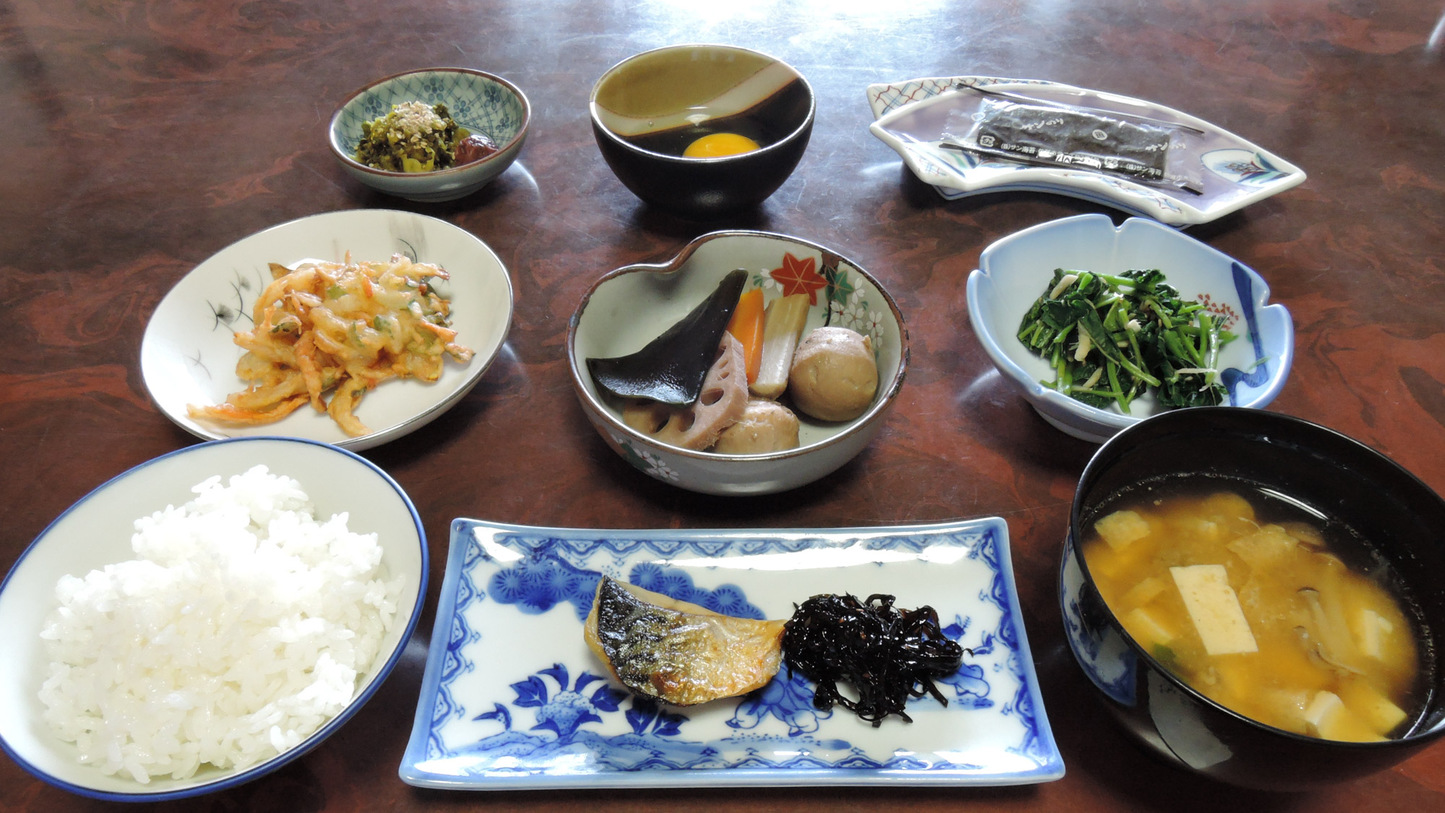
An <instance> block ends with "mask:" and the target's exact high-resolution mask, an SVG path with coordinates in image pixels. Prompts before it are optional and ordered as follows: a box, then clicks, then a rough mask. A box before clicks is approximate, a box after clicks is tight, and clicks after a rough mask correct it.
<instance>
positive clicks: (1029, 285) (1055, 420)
mask: <svg viewBox="0 0 1445 813" xmlns="http://www.w3.org/2000/svg"><path fill="white" fill-rule="evenodd" d="M1056 268H1065V269H1080V270H1086V271H1095V272H1099V273H1107V274H1121V273H1123V272H1124V271H1127V270H1129V269H1149V268H1157V269H1159V270H1160V271H1162V272H1163V273H1164V278H1165V281H1166V282H1168V283H1169V284H1170V285H1172V286H1173V287H1174V288H1176V289H1178V291H1179V293H1180V295H1181V296H1183V297H1184V298H1185V299H1195V300H1198V301H1200V302H1202V303H1203V304H1204V305H1205V306H1206V308H1207V309H1208V311H1209V313H1210V314H1211V315H1212V316H1213V317H1214V318H1215V319H1216V320H1217V321H1221V322H1222V326H1223V327H1224V328H1225V329H1226V330H1229V331H1231V332H1232V333H1234V334H1235V336H1236V338H1235V339H1234V341H1232V342H1229V343H1228V344H1226V345H1225V346H1224V348H1223V350H1221V352H1220V355H1219V363H1218V370H1219V380H1220V381H1221V383H1223V384H1224V386H1225V388H1226V389H1227V390H1228V392H1229V400H1228V402H1227V404H1226V405H1227V406H1235V407H1263V406H1265V405H1266V404H1268V403H1269V402H1270V401H1273V400H1274V398H1275V396H1276V395H1278V394H1279V391H1280V390H1281V389H1283V388H1284V383H1285V379H1286V378H1288V376H1289V369H1290V364H1291V363H1292V361H1293V359H1294V323H1293V322H1292V321H1291V320H1290V315H1289V311H1288V310H1286V309H1285V307H1284V306H1283V305H1278V304H1276V305H1270V304H1267V303H1268V302H1269V285H1268V284H1266V283H1265V281H1264V279H1263V278H1262V277H1260V275H1259V274H1257V273H1255V272H1254V271H1253V270H1252V269H1250V268H1248V267H1246V266H1245V265H1243V264H1241V263H1240V262H1239V261H1238V260H1235V259H1233V258H1231V257H1229V256H1228V255H1226V254H1223V253H1222V252H1220V251H1217V250H1216V249H1214V248H1211V247H1209V246H1207V245H1205V244H1204V243H1201V242H1199V241H1198V240H1195V239H1194V238H1192V237H1189V236H1187V235H1185V234H1183V233H1181V232H1179V231H1178V230H1176V229H1173V228H1170V227H1169V226H1166V225H1164V224H1162V223H1159V222H1157V221H1154V220H1146V219H1144V218H1130V219H1129V220H1126V221H1124V223H1123V225H1121V226H1118V227H1115V226H1114V222H1113V220H1111V219H1110V218H1109V216H1108V215H1102V214H1091V215H1079V216H1076V217H1066V218H1063V219H1061V220H1054V221H1050V222H1048V223H1041V224H1039V225H1037V226H1033V227H1031V228H1027V229H1024V230H1023V231H1020V232H1015V233H1014V234H1011V235H1009V236H1008V237H1005V238H1003V239H1001V240H999V241H998V242H996V243H994V244H993V245H990V246H989V247H988V248H986V249H984V251H983V254H982V255H981V256H980V257H979V259H978V269H977V270H975V271H974V272H973V273H972V274H970V275H969V277H968V316H969V320H970V321H971V322H972V323H973V332H974V333H975V334H976V335H977V336H978V340H979V342H981V343H982V344H983V348H984V350H985V351H986V352H987V353H988V355H989V358H991V359H992V360H993V363H994V365H995V366H996V367H998V370H999V372H1000V373H1002V374H1003V376H1004V378H1006V379H1008V380H1009V381H1010V382H1012V383H1013V384H1014V385H1015V386H1017V387H1018V389H1020V390H1021V391H1022V392H1023V394H1024V398H1025V399H1027V400H1028V402H1029V404H1030V405H1031V406H1033V408H1034V410H1035V411H1037V412H1038V413H1039V415H1040V416H1042V417H1043V419H1044V420H1045V421H1047V422H1048V423H1050V424H1052V425H1053V426H1055V427H1057V428H1058V429H1061V430H1063V431H1064V432H1066V433H1068V434H1070V435H1073V436H1074V437H1077V438H1081V439H1083V440H1087V441H1090V442H1093V443H1102V442H1104V441H1106V440H1108V439H1109V438H1110V437H1113V436H1114V434H1115V433H1117V432H1118V431H1119V430H1121V429H1124V428H1125V427H1128V426H1132V425H1134V424H1136V423H1138V422H1139V421H1140V420H1142V419H1144V418H1147V417H1149V416H1150V415H1154V414H1157V413H1159V412H1167V411H1169V409H1168V408H1167V407H1163V406H1160V405H1159V404H1157V403H1156V402H1155V401H1154V400H1153V398H1152V396H1148V395H1146V396H1144V397H1142V398H1140V399H1138V400H1136V401H1134V402H1133V403H1132V404H1131V413H1132V414H1125V413H1124V412H1121V411H1120V410H1119V409H1118V407H1110V408H1108V409H1099V408H1096V407H1092V406H1089V405H1088V404H1085V403H1083V402H1082V401H1078V400H1076V399H1074V398H1072V397H1070V396H1068V395H1066V394H1065V393H1063V392H1060V391H1058V390H1056V389H1054V388H1053V386H1051V384H1049V383H1046V382H1052V381H1053V380H1054V370H1053V368H1052V367H1050V366H1049V363H1048V361H1047V360H1046V359H1043V358H1041V357H1039V356H1037V355H1035V354H1034V353H1033V352H1032V351H1030V350H1029V349H1028V348H1027V347H1025V346H1024V343H1023V342H1021V341H1019V339H1018V331H1019V325H1020V323H1021V321H1022V320H1023V317H1024V314H1025V313H1027V312H1028V310H1029V307H1030V306H1031V305H1032V304H1033V303H1034V302H1035V301H1036V300H1037V299H1038V298H1039V295H1040V294H1042V293H1043V292H1044V286H1045V285H1046V284H1047V283H1048V281H1049V279H1050V276H1051V275H1052V274H1053V271H1054V269H1056Z"/></svg>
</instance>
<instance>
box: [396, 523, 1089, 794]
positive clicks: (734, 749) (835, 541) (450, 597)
mask: <svg viewBox="0 0 1445 813" xmlns="http://www.w3.org/2000/svg"><path fill="white" fill-rule="evenodd" d="M601 575H607V576H611V577H613V578H616V579H622V580H625V581H629V582H632V583H633V584H637V585H639V586H641V587H645V588H648V589H651V590H655V591H657V592H661V593H665V594H667V595H670V596H673V597H675V598H678V599H682V600H685V601H690V602H693V603H696V604H701V605H703V606H705V607H707V608H709V609H712V610H716V611H718V612H722V613H725V614H728V615H736V616H743V617H752V618H787V617H789V616H790V615H792V613H793V610H794V607H795V605H796V604H799V603H801V602H803V601H804V600H806V599H808V598H809V597H811V596H813V595H816V594H820V593H852V594H853V595H856V596H858V597H859V598H860V599H861V598H866V597H868V596H869V595H871V594H874V593H884V594H889V595H893V596H895V597H896V604H897V606H898V607H900V608H905V609H912V608H915V607H918V606H921V605H925V604H927V605H930V606H932V607H933V608H934V609H936V610H937V611H938V615H939V620H940V622H941V623H942V624H943V626H944V629H945V632H946V633H947V634H948V635H949V637H951V638H954V639H955V640H957V641H958V642H959V643H960V644H962V645H963V646H964V647H965V648H967V650H968V652H967V654H965V656H964V659H963V666H962V667H961V668H960V669H959V671H958V672H957V673H955V674H954V675H952V676H951V677H949V678H947V679H944V680H941V681H938V684H937V685H938V687H939V689H940V690H941V691H942V692H943V693H944V696H945V697H947V698H948V705H947V706H944V705H942V704H940V703H939V702H938V701H936V700H934V699H932V698H931V697H924V698H920V699H915V700H911V701H910V702H909V704H908V708H907V711H908V714H909V716H910V717H912V719H913V722H911V723H909V722H906V721H904V720H902V719H900V718H898V717H890V718H888V719H886V720H884V721H883V724H882V725H881V726H879V727H876V728H875V727H873V726H872V725H871V724H869V723H867V722H864V721H863V720H861V719H859V718H858V717H856V716H855V715H854V714H853V713H852V712H850V711H848V710H846V709H843V708H841V707H835V708H833V709H832V710H830V711H819V710H817V709H815V708H813V705H812V698H813V687H812V685H811V684H810V683H809V682H808V681H806V680H805V679H804V678H803V677H802V676H801V675H799V676H795V677H792V678H789V676H788V674H787V668H786V666H785V667H784V668H783V669H782V670H780V672H779V673H778V676H777V677H775V678H774V679H773V681H772V682H771V683H769V684H768V685H767V686H765V687H764V688H762V689H761V690H759V691H757V692H754V693H752V694H750V695H748V696H746V697H742V698H728V699H725V700H719V701H716V702H712V703H707V704H704V705H700V706H691V707H688V708H676V707H670V706H659V705H657V704H656V703H655V702H652V701H647V700H644V699H642V698H638V697H635V696H633V695H631V694H629V693H628V692H626V691H625V690H624V689H622V687H621V686H620V685H619V684H617V683H616V682H615V681H614V680H613V679H612V677H611V676H610V674H609V672H608V670H607V667H606V665H605V664H603V663H602V662H601V661H600V660H598V659H597V657H596V656H594V655H593V654H592V652H591V651H590V650H589V649H588V648H587V645H586V643H585V642H584V641H583V638H582V625H583V621H584V619H585V618H586V616H587V612H588V610H589V609H590V608H591V605H592V597H593V594H594V592H595V591H596V586H597V581H598V579H599V578H600V576H601ZM400 774H401V778H402V780H404V781H406V782H408V783H410V784H412V785H418V786H422V787H433V788H451V789H458V790H502V789H523V788H572V789H576V788H601V787H668V786H689V787H700V786H709V785H723V784H726V785H793V786H802V785H871V784H898V783H912V784H925V785H976V786H982V785H1016V784H1026V783H1034V782H1047V781H1051V780H1055V779H1059V778H1060V777H1062V776H1063V775H1064V765H1063V759H1062V758H1061V757H1060V755H1059V751H1058V748H1057V746H1056V745H1055V744H1054V738H1053V733H1052V732H1051V731H1050V730H1049V724H1048V718H1047V716H1046V715H1045V713H1044V705H1043V699H1042V697H1041V696H1040V694H1039V687H1038V678H1037V676H1036V675H1035V674H1034V667H1033V660H1032V658H1031V657H1030V655H1029V646H1028V640H1027V638H1026V637H1025V635H1024V624H1023V617H1022V615H1021V613H1020V608H1019V602H1018V597H1017V593H1016V592H1015V589H1014V578H1013V568H1012V564H1011V561H1010V558H1009V548H1008V526H1007V525H1006V524H1005V523H1004V521H1003V520H1002V519H998V518H986V519H977V520H968V521H963V522H949V523H939V524H932V525H910V526H901V527H879V528H852V529H834V530H751V529H750V530H700V531H690V530H651V531H637V530H632V531H628V530H580V529H564V528H536V527H528V526H520V525H506V524H498V523H491V522H483V521H478V520H469V519H458V520H455V521H454V522H453V523H452V536H451V552H450V554H449V556H448V560H447V569H446V576H445V579H444V581H443V582H442V589H441V598H440V601H439V604H438V607H437V614H436V628H435V630H434V631H433V633H432V638H431V648H430V652H429V653H428V657H427V663H426V674H425V677H424V679H423V681H422V691H421V698H420V700H419V701H418V703H417V713H416V721H415V724H414V725H413V727H412V733H411V740H410V742H409V743H408V745H407V749H406V754H405V756H404V757H403V759H402V763H401V769H400Z"/></svg>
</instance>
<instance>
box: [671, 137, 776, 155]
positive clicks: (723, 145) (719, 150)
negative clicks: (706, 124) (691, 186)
mask: <svg viewBox="0 0 1445 813" xmlns="http://www.w3.org/2000/svg"><path fill="white" fill-rule="evenodd" d="M758 146H759V145H758V142H756V141H754V140H752V139H751V138H748V137H747V136H742V135H738V134H737V133H710V134H708V135H705V136H703V137H702V138H699V139H698V140H696V141H694V142H692V143H691V144H689V145H687V149H685V150H683V151H682V155H683V157H684V158H720V157H722V156H724V155H738V154H740V153H745V152H752V151H753V150H756V149H758Z"/></svg>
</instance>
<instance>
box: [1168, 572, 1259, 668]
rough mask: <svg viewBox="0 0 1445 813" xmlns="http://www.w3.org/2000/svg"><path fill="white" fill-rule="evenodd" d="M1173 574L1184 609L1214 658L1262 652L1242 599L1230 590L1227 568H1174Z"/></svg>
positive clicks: (1171, 573) (1205, 647)
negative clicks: (1241, 601)
mask: <svg viewBox="0 0 1445 813" xmlns="http://www.w3.org/2000/svg"><path fill="white" fill-rule="evenodd" d="M1169 573H1170V575H1171V576H1173V577H1174V584H1175V586H1176V587H1178V588H1179V595H1180V597H1182V598H1183V599H1184V609H1186V610H1188V611H1189V619H1190V620H1191V621H1193V622H1194V629H1195V630H1197V631H1198V632H1199V638H1200V640H1201V641H1202V642H1203V643H1204V651H1205V652H1207V653H1209V654H1210V655H1234V654H1239V653H1245V652H1258V651H1259V645H1258V644H1257V643H1256V642H1255V640H1254V633H1253V632H1251V631H1250V629H1249V621H1248V620H1247V619H1246V618H1245V617H1244V610H1243V608H1241V607H1240V606H1239V597H1238V596H1236V595H1235V594H1234V588H1232V587H1230V586H1229V575H1228V573H1227V572H1226V571H1225V569H1224V565H1190V566H1188V567H1171V568H1169Z"/></svg>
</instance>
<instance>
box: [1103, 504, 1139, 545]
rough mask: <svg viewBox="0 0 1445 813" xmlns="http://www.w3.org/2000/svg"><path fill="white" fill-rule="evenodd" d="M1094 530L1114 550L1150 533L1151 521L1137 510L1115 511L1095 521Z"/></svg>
mask: <svg viewBox="0 0 1445 813" xmlns="http://www.w3.org/2000/svg"><path fill="white" fill-rule="evenodd" d="M1094 531H1095V532H1096V533H1098V534H1099V536H1100V537H1102V538H1103V539H1104V541H1105V542H1107V543H1109V547H1111V548H1113V549H1114V550H1122V549H1124V548H1127V547H1128V546H1130V545H1132V544H1133V543H1135V542H1138V541H1139V540H1140V539H1143V538H1144V537H1146V536H1148V535H1149V522H1148V521H1147V520H1145V519H1144V518H1143V517H1142V516H1140V515H1139V512H1137V511H1130V510H1128V509H1125V510H1122V511H1115V512H1114V513H1112V514H1109V515H1108V516H1106V517H1104V518H1103V519H1101V520H1099V521H1098V522H1095V523H1094Z"/></svg>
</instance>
